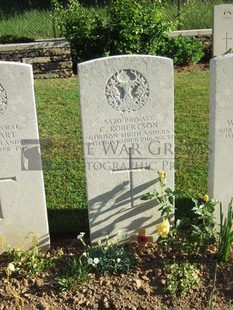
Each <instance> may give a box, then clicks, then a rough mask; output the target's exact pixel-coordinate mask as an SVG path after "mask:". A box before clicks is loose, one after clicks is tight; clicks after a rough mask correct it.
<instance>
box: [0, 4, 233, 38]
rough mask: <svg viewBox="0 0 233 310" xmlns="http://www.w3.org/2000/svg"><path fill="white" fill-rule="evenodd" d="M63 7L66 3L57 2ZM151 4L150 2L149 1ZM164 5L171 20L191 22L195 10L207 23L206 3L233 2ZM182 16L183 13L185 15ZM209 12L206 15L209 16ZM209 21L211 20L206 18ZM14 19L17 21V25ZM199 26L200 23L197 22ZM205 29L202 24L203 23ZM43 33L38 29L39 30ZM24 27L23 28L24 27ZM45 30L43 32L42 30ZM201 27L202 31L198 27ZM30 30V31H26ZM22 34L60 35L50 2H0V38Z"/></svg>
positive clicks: (38, 35) (35, 36)
mask: <svg viewBox="0 0 233 310" xmlns="http://www.w3.org/2000/svg"><path fill="white" fill-rule="evenodd" d="M59 1H60V2H61V3H63V4H65V3H67V2H68V0H59ZM112 1H114V0H79V2H81V3H82V4H83V5H85V6H87V7H90V6H91V7H93V6H101V7H103V6H106V5H109V3H110V2H112ZM149 1H153V0H148V2H149ZM161 1H162V3H163V4H164V5H165V6H170V7H172V8H173V9H172V10H171V11H172V16H171V18H178V19H180V18H181V17H182V16H185V15H186V19H187V20H188V19H190V17H189V12H190V10H196V11H197V12H196V16H197V17H196V18H199V19H202V20H203V21H205V20H206V18H207V16H206V15H204V14H203V15H202V13H201V11H200V8H201V6H204V5H206V4H209V5H212V6H214V5H216V4H221V3H225V2H226V1H227V3H233V0H225V1H224V0H199V4H200V6H198V8H197V7H196V8H194V7H193V8H192V4H193V3H194V2H195V1H197V0H195V1H194V0H161ZM186 11H187V13H186V14H184V12H186ZM210 14H212V13H209V15H210ZM208 18H209V19H210V18H212V17H210V16H209V17H208ZM15 19H18V21H17V23H16V22H15ZM200 25H201V23H200ZM203 25H204V26H205V23H203ZM42 26H43V27H44V29H43V30H40V28H41V27H42ZM23 27H25V28H23ZM185 27H188V26H187V21H186V24H185V22H184V23H183V28H182V22H180V27H179V28H182V29H192V23H190V24H189V27H191V28H185ZM45 28H46V29H45ZM200 28H205V27H201V26H200ZM29 30H30V31H29ZM22 34H24V35H25V36H28V37H33V38H35V39H38V38H42V37H44V38H46V37H47V38H51V37H56V36H59V33H58V31H57V29H56V27H55V23H54V18H53V4H52V1H51V0H0V36H3V35H18V36H22Z"/></svg>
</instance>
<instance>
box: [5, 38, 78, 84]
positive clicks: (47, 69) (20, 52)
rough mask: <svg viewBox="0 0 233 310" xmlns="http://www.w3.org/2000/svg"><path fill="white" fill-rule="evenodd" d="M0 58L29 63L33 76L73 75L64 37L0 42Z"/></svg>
mask: <svg viewBox="0 0 233 310" xmlns="http://www.w3.org/2000/svg"><path fill="white" fill-rule="evenodd" d="M0 60H1V61H16V62H23V63H27V64H31V65H32V66H33V72H34V77H35V78H58V77H70V76H72V75H73V70H72V60H71V51H70V44H69V42H67V41H66V40H64V39H55V40H43V41H36V42H33V43H20V44H19V43H17V44H0Z"/></svg>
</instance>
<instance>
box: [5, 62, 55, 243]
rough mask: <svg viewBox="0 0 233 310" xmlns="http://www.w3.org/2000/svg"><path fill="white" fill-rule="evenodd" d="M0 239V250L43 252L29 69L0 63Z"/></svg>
mask: <svg viewBox="0 0 233 310" xmlns="http://www.w3.org/2000/svg"><path fill="white" fill-rule="evenodd" d="M0 157H1V171H0V236H1V237H3V239H4V242H5V244H4V245H5V248H7V247H8V246H10V247H14V248H25V249H28V248H30V247H31V246H32V238H33V237H35V236H36V237H37V238H38V241H39V248H40V249H48V247H49V244H50V241H49V230H48V221H47V210H46V202H45V192H44V184H43V173H42V167H41V157H40V144H39V135H38V125H37V117H36V107H35V96H34V90H33V75H32V67H31V65H27V64H19V63H12V62H0Z"/></svg>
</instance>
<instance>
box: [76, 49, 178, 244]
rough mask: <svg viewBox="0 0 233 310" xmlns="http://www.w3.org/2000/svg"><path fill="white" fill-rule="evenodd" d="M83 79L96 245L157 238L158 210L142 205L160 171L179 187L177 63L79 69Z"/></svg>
mask: <svg viewBox="0 0 233 310" xmlns="http://www.w3.org/2000/svg"><path fill="white" fill-rule="evenodd" d="M78 77H79V82H80V96H81V111H82V126H83V142H84V153H85V167H86V178H87V190H88V203H89V223H90V234H91V240H92V242H94V243H95V242H97V241H98V239H99V238H100V237H102V236H103V235H104V234H107V235H108V236H109V238H111V237H115V236H116V235H117V233H118V231H121V232H122V233H123V234H126V235H127V236H128V237H130V236H131V235H132V234H135V233H137V231H138V230H139V229H146V234H147V235H153V234H154V233H155V231H156V224H158V223H159V222H160V221H161V218H160V211H158V206H156V205H155V202H154V201H152V202H151V201H149V202H145V201H142V200H141V199H140V198H141V197H142V195H143V194H145V193H146V192H148V191H150V190H152V189H154V188H155V182H156V181H158V173H157V171H158V170H163V171H165V172H167V174H168V183H167V186H168V187H170V188H173V187H174V98H173V92H174V90H173V62H172V60H171V59H168V58H162V57H155V56H144V55H131V56H113V57H107V58H102V59H97V60H92V61H87V62H84V63H81V64H79V66H78ZM157 185H158V184H157ZM158 189H159V188H158V187H157V190H158Z"/></svg>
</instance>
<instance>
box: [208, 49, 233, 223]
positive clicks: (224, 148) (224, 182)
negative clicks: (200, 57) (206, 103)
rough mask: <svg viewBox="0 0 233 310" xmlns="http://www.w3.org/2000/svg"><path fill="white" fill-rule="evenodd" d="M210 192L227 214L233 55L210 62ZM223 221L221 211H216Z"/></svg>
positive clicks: (232, 193) (231, 181)
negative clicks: (221, 204)
mask: <svg viewBox="0 0 233 310" xmlns="http://www.w3.org/2000/svg"><path fill="white" fill-rule="evenodd" d="M210 74H211V78H210V120H209V175H208V187H209V188H208V191H209V195H210V197H211V198H214V199H217V200H218V201H220V202H222V203H223V209H224V211H225V212H226V210H227V208H228V204H229V202H230V200H231V198H232V197H233V100H232V98H233V55H226V56H219V57H216V58H213V59H212V60H211V61H210ZM215 215H216V218H217V219H218V221H219V208H216V212H215Z"/></svg>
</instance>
